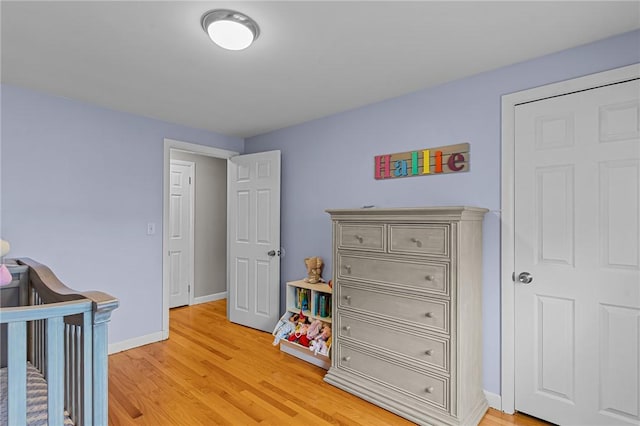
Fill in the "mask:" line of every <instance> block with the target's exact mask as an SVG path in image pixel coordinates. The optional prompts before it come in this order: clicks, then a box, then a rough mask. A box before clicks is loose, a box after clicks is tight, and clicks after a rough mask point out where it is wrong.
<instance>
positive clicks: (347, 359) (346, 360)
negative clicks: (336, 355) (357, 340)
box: [342, 356, 351, 362]
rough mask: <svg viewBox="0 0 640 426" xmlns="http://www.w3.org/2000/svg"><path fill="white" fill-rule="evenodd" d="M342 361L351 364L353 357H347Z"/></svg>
mask: <svg viewBox="0 0 640 426" xmlns="http://www.w3.org/2000/svg"><path fill="white" fill-rule="evenodd" d="M342 360H343V361H344V362H349V361H351V357H350V356H345V357H343V358H342Z"/></svg>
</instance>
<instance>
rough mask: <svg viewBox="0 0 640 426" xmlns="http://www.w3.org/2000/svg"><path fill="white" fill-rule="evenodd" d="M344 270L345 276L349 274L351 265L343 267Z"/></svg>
mask: <svg viewBox="0 0 640 426" xmlns="http://www.w3.org/2000/svg"><path fill="white" fill-rule="evenodd" d="M344 269H346V270H347V274H350V273H351V265H344Z"/></svg>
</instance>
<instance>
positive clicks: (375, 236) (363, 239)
mask: <svg viewBox="0 0 640 426" xmlns="http://www.w3.org/2000/svg"><path fill="white" fill-rule="evenodd" d="M384 243H385V225H383V224H340V225H338V247H339V248H346V249H356V250H370V251H379V252H383V251H384V250H385V244H384Z"/></svg>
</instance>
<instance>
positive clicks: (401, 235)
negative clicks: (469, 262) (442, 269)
mask: <svg viewBox="0 0 640 426" xmlns="http://www.w3.org/2000/svg"><path fill="white" fill-rule="evenodd" d="M389 253H407V254H419V255H429V256H440V257H443V258H447V259H448V258H449V225H438V224H425V225H408V224H407V225H389Z"/></svg>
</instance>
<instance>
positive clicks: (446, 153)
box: [374, 143, 471, 179]
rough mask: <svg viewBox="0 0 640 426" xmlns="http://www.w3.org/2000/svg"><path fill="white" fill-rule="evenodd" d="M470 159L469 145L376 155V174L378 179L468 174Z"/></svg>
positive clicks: (462, 144)
mask: <svg viewBox="0 0 640 426" xmlns="http://www.w3.org/2000/svg"><path fill="white" fill-rule="evenodd" d="M470 158H471V156H470V152H469V144H468V143H461V144H458V145H448V146H441V147H438V148H429V149H423V150H420V151H409V152H400V153H397V154H385V155H376V157H375V169H374V170H375V173H374V174H375V178H376V179H392V178H400V177H409V176H429V175H435V174H444V173H457V172H466V171H469V161H470ZM425 159H426V160H425Z"/></svg>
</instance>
